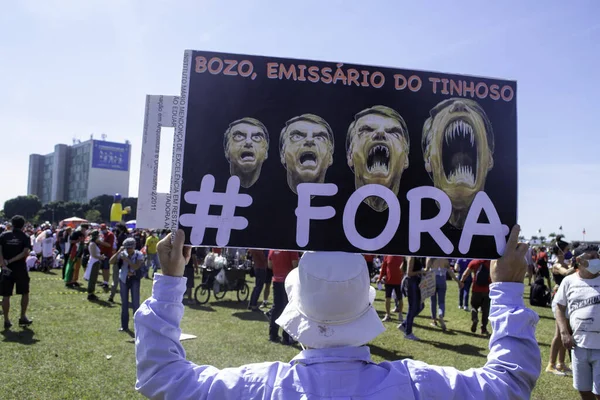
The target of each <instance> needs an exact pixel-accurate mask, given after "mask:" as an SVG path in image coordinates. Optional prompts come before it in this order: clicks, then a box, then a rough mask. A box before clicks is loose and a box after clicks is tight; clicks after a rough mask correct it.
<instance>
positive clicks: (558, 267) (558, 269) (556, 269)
mask: <svg viewBox="0 0 600 400" xmlns="http://www.w3.org/2000/svg"><path fill="white" fill-rule="evenodd" d="M575 271H577V270H576V269H575V268H573V267H571V268H565V267H563V266H562V264H560V263H556V264H554V265H553V266H552V273H553V274H559V275H562V276H568V275H571V274H572V273H573V272H575Z"/></svg>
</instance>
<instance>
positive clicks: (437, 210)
mask: <svg viewBox="0 0 600 400" xmlns="http://www.w3.org/2000/svg"><path fill="white" fill-rule="evenodd" d="M175 123H176V132H175V138H174V144H173V171H172V180H171V198H170V206H171V208H170V210H169V212H166V214H165V217H166V218H170V221H171V227H172V228H173V229H175V228H182V229H184V230H185V232H186V240H187V243H188V244H192V245H204V246H219V247H222V246H228V247H244V248H248V247H252V248H267V249H293V250H301V251H303V250H324V251H334V250H339V251H349V252H371V253H379V254H399V255H411V254H415V255H420V256H433V257H461V258H464V257H468V258H495V257H497V256H498V255H499V254H502V253H503V250H504V246H505V241H506V236H507V235H508V232H509V227H510V226H512V225H513V224H514V223H515V222H516V216H517V112H516V82H514V81H505V80H497V79H488V78H480V77H472V76H462V75H449V74H442V73H437V72H425V71H411V70H403V69H395V68H381V67H371V66H360V65H349V64H342V63H332V62H320V61H306V60H295V59H283V58H276V57H259V56H249V55H239V54H223V53H215V52H205V51H186V52H185V55H184V70H183V76H182V86H181V96H180V97H179V109H178V112H177V121H176V122H175Z"/></svg>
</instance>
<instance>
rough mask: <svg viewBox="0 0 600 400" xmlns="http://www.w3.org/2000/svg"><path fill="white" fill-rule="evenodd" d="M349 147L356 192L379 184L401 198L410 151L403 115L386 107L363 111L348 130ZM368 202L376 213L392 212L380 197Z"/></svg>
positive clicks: (366, 200) (347, 151)
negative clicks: (402, 179)
mask: <svg viewBox="0 0 600 400" xmlns="http://www.w3.org/2000/svg"><path fill="white" fill-rule="evenodd" d="M346 146H347V148H346V157H347V161H348V166H349V167H350V168H351V169H352V170H353V171H354V183H355V187H356V189H358V188H359V187H361V186H364V185H367V184H378V185H383V186H385V187H387V188H388V189H390V190H391V191H392V192H394V193H395V194H396V195H398V190H399V189H400V181H401V178H402V173H403V172H404V170H405V169H406V168H407V167H408V154H409V151H410V139H409V137H408V130H407V128H406V124H405V123H404V120H403V119H402V117H401V116H400V114H398V113H397V112H396V111H394V110H392V109H391V108H389V107H385V106H375V107H372V108H368V109H366V110H363V111H361V112H360V113H358V114H356V116H355V120H354V122H353V123H352V124H351V125H350V127H349V129H348V134H347V137H346ZM364 202H365V203H366V204H367V205H369V206H370V207H371V208H372V209H373V210H375V211H379V212H381V211H384V210H386V209H387V208H388V205H387V203H386V202H385V201H384V200H383V199H381V198H379V197H367V198H366V199H365V201H364Z"/></svg>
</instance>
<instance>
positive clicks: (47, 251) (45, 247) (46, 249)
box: [42, 236, 54, 257]
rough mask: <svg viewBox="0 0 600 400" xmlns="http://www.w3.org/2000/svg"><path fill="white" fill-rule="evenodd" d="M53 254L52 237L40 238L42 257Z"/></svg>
mask: <svg viewBox="0 0 600 400" xmlns="http://www.w3.org/2000/svg"><path fill="white" fill-rule="evenodd" d="M52 256H54V238H53V237H52V236H50V237H49V238H46V239H44V240H42V257H52Z"/></svg>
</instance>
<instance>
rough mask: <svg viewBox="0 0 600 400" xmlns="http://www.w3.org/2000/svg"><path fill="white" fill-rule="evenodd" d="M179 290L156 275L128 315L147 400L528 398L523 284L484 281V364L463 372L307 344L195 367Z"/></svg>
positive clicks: (532, 342) (181, 286) (530, 360)
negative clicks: (276, 354)
mask: <svg viewBox="0 0 600 400" xmlns="http://www.w3.org/2000/svg"><path fill="white" fill-rule="evenodd" d="M185 290H186V278H175V277H171V276H163V275H161V274H156V275H154V285H153V286H152V297H150V298H149V299H148V300H146V301H145V302H144V303H143V304H142V305H141V306H140V308H139V309H138V310H137V312H136V313H135V318H134V319H135V336H136V341H135V347H136V351H135V355H136V359H137V363H136V367H137V382H136V389H137V390H138V391H139V392H141V393H142V394H143V395H145V396H146V397H148V398H152V399H165V400H169V399H174V400H180V399H219V400H242V399H243V400H246V399H253V400H259V399H263V400H281V399H285V400H305V399H311V400H312V399H316V400H331V399H337V400H343V399H361V400H380V399H385V400H387V399H406V400H437V399H439V400H464V399H477V400H479V399H485V400H494V399H498V400H508V399H528V398H530V397H531V391H532V390H533V387H534V386H535V383H536V381H537V378H538V377H539V375H540V370H541V364H542V360H541V357H540V348H539V346H538V345H537V341H536V339H535V326H536V324H537V321H538V316H537V314H536V313H535V312H533V311H531V310H529V309H527V308H525V304H524V303H523V284H522V283H508V282H504V283H493V284H491V285H490V299H491V309H490V322H491V323H492V326H493V328H494V330H493V334H492V337H491V338H490V344H489V348H490V352H489V355H488V357H487V362H486V364H485V366H483V368H472V369H469V370H467V371H458V370H456V369H455V368H452V367H438V366H432V365H427V364H425V363H423V362H420V361H416V360H411V359H401V360H396V361H391V362H390V361H384V362H382V363H379V364H375V363H374V362H373V361H372V360H371V357H370V352H369V348H368V347H367V346H362V347H336V348H327V349H309V350H305V351H302V352H301V353H300V354H298V355H297V356H296V357H295V358H294V359H293V360H292V361H291V362H290V363H285V362H265V363H260V364H248V365H244V366H242V367H240V368H225V369H221V370H219V369H217V368H215V367H212V366H209V365H196V364H194V363H192V362H191V361H188V360H186V354H185V350H184V348H183V346H182V345H181V343H180V341H179V338H180V335H181V328H180V323H181V319H182V317H183V311H184V308H183V304H182V299H183V296H184V293H185ZM229 351H231V350H229ZM481 363H483V360H482V361H481Z"/></svg>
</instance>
